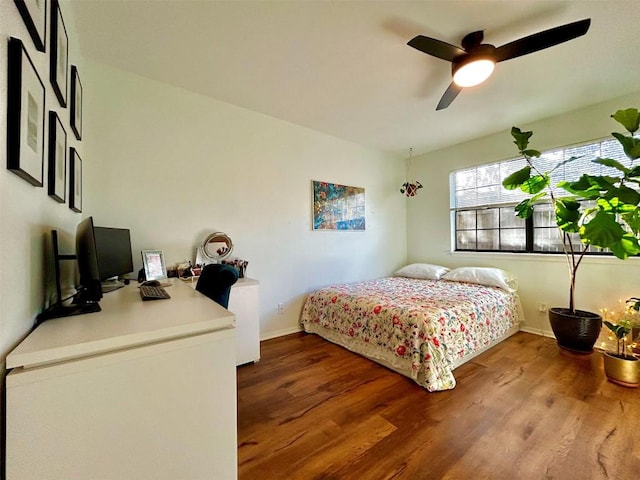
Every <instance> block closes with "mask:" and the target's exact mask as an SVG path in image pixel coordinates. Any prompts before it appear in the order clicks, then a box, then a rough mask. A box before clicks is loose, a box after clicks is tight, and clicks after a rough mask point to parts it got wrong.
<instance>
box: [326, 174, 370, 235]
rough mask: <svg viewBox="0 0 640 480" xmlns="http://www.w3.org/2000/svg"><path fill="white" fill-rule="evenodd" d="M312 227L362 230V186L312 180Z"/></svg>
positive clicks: (363, 220) (363, 222) (363, 224)
mask: <svg viewBox="0 0 640 480" xmlns="http://www.w3.org/2000/svg"><path fill="white" fill-rule="evenodd" d="M313 229H314V230H355V231H364V229H365V202H364V188H361V187H350V186H347V185H338V184H335V183H329V182H317V181H315V180H313Z"/></svg>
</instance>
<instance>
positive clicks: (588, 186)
mask: <svg viewBox="0 0 640 480" xmlns="http://www.w3.org/2000/svg"><path fill="white" fill-rule="evenodd" d="M558 187H560V188H562V189H563V190H566V191H567V192H569V193H571V194H573V195H576V196H578V197H582V198H597V197H599V196H600V181H598V180H597V179H595V177H591V176H590V175H586V174H585V175H582V176H581V177H580V178H579V179H578V180H577V181H575V182H567V181H564V180H562V181H560V182H558Z"/></svg>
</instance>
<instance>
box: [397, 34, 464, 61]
mask: <svg viewBox="0 0 640 480" xmlns="http://www.w3.org/2000/svg"><path fill="white" fill-rule="evenodd" d="M407 45H409V46H410V47H413V48H415V49H417V50H420V51H421V52H424V53H427V54H429V55H433V56H434V57H438V58H441V59H442V60H447V61H449V62H452V61H453V59H454V58H456V57H457V56H459V55H464V54H465V51H464V50H463V49H461V48H460V47H456V46H455V45H451V44H450V43H447V42H443V41H441V40H436V39H435V38H430V37H425V36H424V35H418V36H417V37H413V38H412V39H411V40H409V41H408V42H407Z"/></svg>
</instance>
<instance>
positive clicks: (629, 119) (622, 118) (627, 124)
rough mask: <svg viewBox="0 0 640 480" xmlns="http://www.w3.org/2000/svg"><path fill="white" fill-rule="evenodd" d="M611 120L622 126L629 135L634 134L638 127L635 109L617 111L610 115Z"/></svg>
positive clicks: (639, 118)
mask: <svg viewBox="0 0 640 480" xmlns="http://www.w3.org/2000/svg"><path fill="white" fill-rule="evenodd" d="M611 118H613V119H614V120H615V121H616V122H618V123H619V124H620V125H622V126H623V127H624V128H625V129H626V130H627V132H629V133H634V132H635V131H636V130H638V127H640V113H638V109H637V108H627V109H626V110H618V111H617V112H616V113H614V114H613V115H611Z"/></svg>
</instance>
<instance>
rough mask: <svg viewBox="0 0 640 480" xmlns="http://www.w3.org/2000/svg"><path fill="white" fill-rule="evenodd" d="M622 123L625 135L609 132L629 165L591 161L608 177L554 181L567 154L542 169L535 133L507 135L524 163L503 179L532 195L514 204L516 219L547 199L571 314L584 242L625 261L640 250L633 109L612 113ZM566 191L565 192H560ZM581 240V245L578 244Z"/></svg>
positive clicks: (639, 146) (639, 145) (639, 147)
mask: <svg viewBox="0 0 640 480" xmlns="http://www.w3.org/2000/svg"><path fill="white" fill-rule="evenodd" d="M611 117H612V118H613V119H614V120H615V121H616V122H618V123H619V124H620V125H622V126H623V127H624V129H625V130H626V131H627V134H621V133H612V135H613V137H614V138H615V139H616V140H617V141H618V142H619V143H620V145H621V147H622V149H623V151H624V153H625V155H626V156H627V157H628V158H629V160H630V164H631V166H630V167H627V166H625V165H623V164H622V163H620V162H619V161H618V160H615V159H612V158H596V159H595V160H593V162H594V163H597V164H600V165H603V166H605V167H609V169H608V170H609V174H607V175H589V174H586V173H585V174H583V175H582V176H581V177H580V178H579V179H578V180H576V181H566V180H562V181H558V182H557V184H556V185H553V183H552V174H553V172H554V171H556V170H557V169H559V168H561V167H562V166H564V165H565V164H567V163H569V162H573V161H575V160H576V159H578V158H580V157H571V158H569V159H568V160H564V161H562V162H559V163H558V164H556V165H555V166H554V167H553V168H551V170H548V171H543V170H541V169H540V168H539V167H538V165H539V163H538V162H536V161H535V159H536V158H539V157H541V155H542V154H541V153H540V152H539V151H538V150H534V149H532V148H530V147H529V140H530V139H531V136H532V135H533V132H530V131H529V132H523V131H522V130H520V129H519V128H517V127H512V129H511V136H512V137H513V139H514V142H513V143H515V145H516V147H517V148H518V151H519V152H520V155H522V156H523V157H524V159H525V161H526V163H527V165H526V166H525V167H524V168H522V169H520V170H518V171H517V172H514V173H512V174H511V175H509V176H508V177H507V178H505V179H504V180H503V182H502V185H503V187H504V188H506V189H508V190H515V189H520V190H521V191H523V192H524V193H526V194H529V195H530V197H528V198H526V199H525V200H523V201H522V202H520V203H519V204H518V205H516V207H515V213H516V215H517V216H518V217H521V218H529V217H530V216H531V215H533V211H534V206H535V205H536V204H538V203H543V202H547V203H551V205H552V207H553V210H554V213H555V220H556V226H557V227H558V230H559V233H560V236H561V238H562V245H563V250H564V254H565V257H566V260H567V263H568V266H569V280H570V287H569V310H570V312H571V313H574V312H575V307H574V294H575V282H576V273H577V271H578V267H579V266H580V263H581V262H582V259H583V258H584V255H585V253H586V250H587V249H586V246H588V245H592V246H594V247H600V248H605V249H609V250H610V251H611V252H612V253H613V254H614V255H615V256H616V257H618V258H620V259H623V260H624V259H626V258H627V257H629V256H633V255H637V254H639V253H640V243H639V242H638V239H639V234H640V207H639V205H640V188H639V187H640V165H634V161H635V160H637V159H638V158H640V139H639V138H636V137H635V136H634V133H635V132H636V131H638V128H639V127H640V114H639V113H638V109H636V108H628V109H626V110H618V111H617V112H616V113H615V114H613V115H612V116H611ZM559 190H564V191H565V192H566V193H567V194H568V195H566V196H564V195H563V196H559V195H558V193H557V192H558V191H559ZM580 243H582V244H584V248H580V246H579V244H580Z"/></svg>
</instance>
